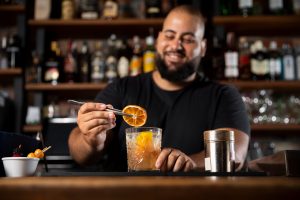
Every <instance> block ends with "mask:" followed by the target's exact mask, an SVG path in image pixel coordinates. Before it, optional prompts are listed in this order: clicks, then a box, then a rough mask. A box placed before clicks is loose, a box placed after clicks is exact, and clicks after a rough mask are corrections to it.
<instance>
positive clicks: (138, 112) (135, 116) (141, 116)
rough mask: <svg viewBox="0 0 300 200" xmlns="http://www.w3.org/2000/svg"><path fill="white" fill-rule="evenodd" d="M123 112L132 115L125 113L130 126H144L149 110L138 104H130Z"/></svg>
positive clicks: (125, 119)
mask: <svg viewBox="0 0 300 200" xmlns="http://www.w3.org/2000/svg"><path fill="white" fill-rule="evenodd" d="M122 112H123V113H126V114H129V115H132V116H127V115H123V119H124V121H125V122H126V123H127V124H128V125H130V126H143V125H144V124H145V123H146V120H147V112H146V110H145V109H144V108H142V107H140V106H136V105H128V106H126V107H125V108H123V110H122Z"/></svg>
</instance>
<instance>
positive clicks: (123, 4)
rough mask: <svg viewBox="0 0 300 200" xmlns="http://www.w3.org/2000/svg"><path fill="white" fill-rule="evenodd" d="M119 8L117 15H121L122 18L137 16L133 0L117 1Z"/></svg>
mask: <svg viewBox="0 0 300 200" xmlns="http://www.w3.org/2000/svg"><path fill="white" fill-rule="evenodd" d="M115 3H116V4H117V5H118V7H119V9H116V11H117V12H116V13H117V14H116V15H115V16H116V17H114V18H117V17H120V18H133V17H135V14H134V11H133V8H132V5H131V1H130V0H119V1H118V2H115Z"/></svg>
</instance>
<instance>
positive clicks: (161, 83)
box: [152, 70, 196, 91]
mask: <svg viewBox="0 0 300 200" xmlns="http://www.w3.org/2000/svg"><path fill="white" fill-rule="evenodd" d="M152 78H153V81H154V83H155V84H156V85H157V86H158V87H159V88H161V89H163V90H167V91H176V90H180V89H182V88H184V87H186V86H187V85H189V84H190V83H191V82H193V81H194V80H195V78H196V73H194V74H192V75H191V76H189V77H188V78H186V79H185V80H184V81H182V82H178V83H175V82H171V81H168V80H167V79H164V78H162V77H161V75H160V73H159V72H158V71H157V70H156V71H154V72H153V73H152Z"/></svg>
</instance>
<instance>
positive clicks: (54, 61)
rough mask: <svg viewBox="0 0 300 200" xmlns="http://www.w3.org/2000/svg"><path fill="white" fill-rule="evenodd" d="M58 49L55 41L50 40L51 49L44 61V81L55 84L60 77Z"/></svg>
mask: <svg viewBox="0 0 300 200" xmlns="http://www.w3.org/2000/svg"><path fill="white" fill-rule="evenodd" d="M60 60H61V58H60V49H59V47H58V43H57V41H52V42H51V49H50V52H49V53H48V56H47V59H46V61H45V72H44V82H47V83H51V84H53V85H56V84H57V83H58V82H59V78H60V68H61V65H60Z"/></svg>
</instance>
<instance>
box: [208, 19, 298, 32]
mask: <svg viewBox="0 0 300 200" xmlns="http://www.w3.org/2000/svg"><path fill="white" fill-rule="evenodd" d="M299 22H300V16H297V15H289V16H265V15H264V16H248V17H243V16H215V17H214V18H213V24H214V25H219V26H224V27H225V29H228V30H230V31H235V32H238V33H240V34H244V35H257V34H259V35H274V34H276V35H295V36H296V35H299V34H300V27H299ZM288 30H293V31H288ZM274 31H275V32H274Z"/></svg>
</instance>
